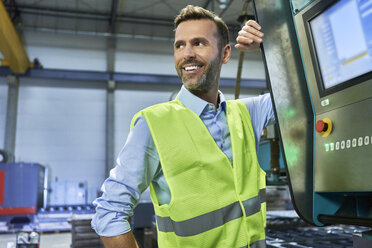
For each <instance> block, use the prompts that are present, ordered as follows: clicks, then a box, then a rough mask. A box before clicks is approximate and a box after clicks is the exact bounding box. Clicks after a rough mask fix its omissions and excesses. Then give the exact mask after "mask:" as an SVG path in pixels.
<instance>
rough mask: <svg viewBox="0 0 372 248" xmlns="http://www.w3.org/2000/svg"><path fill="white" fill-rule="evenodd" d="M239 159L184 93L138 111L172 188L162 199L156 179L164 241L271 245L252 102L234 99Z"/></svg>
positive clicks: (190, 245) (213, 247)
mask: <svg viewBox="0 0 372 248" xmlns="http://www.w3.org/2000/svg"><path fill="white" fill-rule="evenodd" d="M226 109H227V112H226V118H227V123H228V126H229V130H230V137H231V144H232V153H233V165H231V163H230V161H229V159H228V157H227V156H226V155H225V154H224V153H223V152H222V151H221V149H220V148H219V147H218V146H217V144H216V142H215V141H214V139H213V137H212V136H211V135H210V133H209V131H208V129H207V127H206V126H205V125H204V123H203V121H202V120H201V119H200V118H199V116H198V115H197V114H195V113H194V112H193V111H191V110H190V109H188V108H186V107H185V106H184V105H182V103H181V102H180V101H179V100H177V99H176V100H173V101H171V102H167V103H162V104H158V105H154V106H151V107H149V108H147V109H145V110H142V111H140V112H139V113H137V114H136V115H135V116H134V118H133V121H132V127H133V125H134V122H135V120H136V119H137V118H138V117H139V116H141V115H143V116H144V117H145V119H146V121H147V124H148V126H149V129H150V132H151V135H152V138H153V140H154V143H155V146H156V149H157V151H158V153H159V158H160V163H161V168H162V170H163V173H164V177H165V179H166V181H167V184H168V186H169V189H170V192H171V201H170V203H169V204H165V205H159V203H158V199H157V196H156V193H155V190H154V188H153V186H152V185H150V192H151V198H152V201H153V203H154V208H155V214H156V224H157V231H158V244H159V247H160V248H175V247H181V248H196V247H201V248H235V247H237V248H240V247H252V248H258V247H259V248H261V247H266V243H265V226H266V197H265V195H266V191H265V172H264V171H263V170H262V169H261V168H260V166H259V164H258V161H257V155H256V148H255V138H254V134H253V129H252V122H251V118H250V115H249V112H248V110H247V108H246V106H245V105H244V104H243V103H241V102H239V101H235V100H232V101H227V103H226Z"/></svg>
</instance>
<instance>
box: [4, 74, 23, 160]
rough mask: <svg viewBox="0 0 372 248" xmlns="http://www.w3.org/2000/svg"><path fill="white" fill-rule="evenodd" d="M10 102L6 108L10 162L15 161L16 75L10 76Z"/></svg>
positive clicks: (17, 91) (5, 142) (17, 88)
mask: <svg viewBox="0 0 372 248" xmlns="http://www.w3.org/2000/svg"><path fill="white" fill-rule="evenodd" d="M7 81H8V103H7V110H6V123H5V138H4V149H5V150H6V151H7V152H8V153H9V155H10V156H9V158H8V162H14V154H15V142H16V130H17V113H18V94H19V79H18V78H17V77H15V76H8V77H7Z"/></svg>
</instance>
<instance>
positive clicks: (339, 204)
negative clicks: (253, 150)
mask: <svg viewBox="0 0 372 248" xmlns="http://www.w3.org/2000/svg"><path fill="white" fill-rule="evenodd" d="M365 3H366V1H354V0H353V1H350V0H338V1H336V0H314V1H311V0H308V1H303V0H302V1H295V0H293V1H289V0H254V1H253V6H254V9H255V14H256V20H257V21H258V22H259V23H260V25H261V26H262V27H263V28H262V31H263V32H264V33H265V37H264V40H263V45H262V47H261V48H262V54H263V59H264V62H265V68H266V70H267V75H268V76H269V78H268V80H269V81H270V91H271V96H272V99H273V104H274V107H275V114H276V118H277V124H278V127H279V130H280V137H281V143H282V148H283V153H284V157H285V164H286V168H287V172H288V178H289V186H290V191H291V195H292V200H293V203H294V207H295V209H296V211H297V213H298V214H299V215H300V216H301V217H302V218H303V219H304V220H306V221H307V222H309V223H311V224H314V225H318V226H322V225H324V224H329V223H342V224H355V225H364V226H372V14H371V13H372V5H371V4H365Z"/></svg>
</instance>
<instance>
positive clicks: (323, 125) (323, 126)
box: [315, 118, 333, 137]
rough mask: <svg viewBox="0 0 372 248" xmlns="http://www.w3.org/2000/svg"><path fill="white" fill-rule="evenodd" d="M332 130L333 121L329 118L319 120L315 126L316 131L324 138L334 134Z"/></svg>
mask: <svg viewBox="0 0 372 248" xmlns="http://www.w3.org/2000/svg"><path fill="white" fill-rule="evenodd" d="M332 128H333V127H332V121H331V119H329V118H324V119H322V120H319V121H317V122H316V124H315V131H317V132H318V133H319V134H320V136H322V137H327V136H328V135H329V134H330V133H331V132H332Z"/></svg>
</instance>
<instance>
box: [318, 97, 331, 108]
mask: <svg viewBox="0 0 372 248" xmlns="http://www.w3.org/2000/svg"><path fill="white" fill-rule="evenodd" d="M320 105H322V107H325V106H327V105H329V99H328V98H327V99H325V100H323V101H321V102H320Z"/></svg>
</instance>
